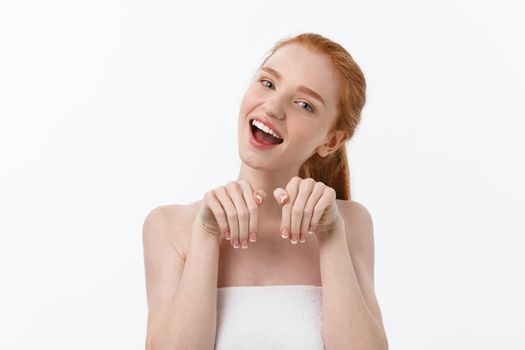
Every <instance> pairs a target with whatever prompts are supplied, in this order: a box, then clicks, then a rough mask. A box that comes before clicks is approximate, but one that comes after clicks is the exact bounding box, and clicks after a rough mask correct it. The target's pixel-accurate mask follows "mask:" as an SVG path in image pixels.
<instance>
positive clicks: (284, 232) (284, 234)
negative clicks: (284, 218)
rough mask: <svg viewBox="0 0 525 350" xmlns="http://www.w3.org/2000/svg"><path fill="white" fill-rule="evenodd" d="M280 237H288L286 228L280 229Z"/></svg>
mask: <svg viewBox="0 0 525 350" xmlns="http://www.w3.org/2000/svg"><path fill="white" fill-rule="evenodd" d="M281 237H282V238H288V230H287V229H286V228H283V229H282V230H281Z"/></svg>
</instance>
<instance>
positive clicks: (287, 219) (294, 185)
mask: <svg viewBox="0 0 525 350" xmlns="http://www.w3.org/2000/svg"><path fill="white" fill-rule="evenodd" d="M300 180H301V178H300V177H298V176H294V177H293V178H292V179H291V180H290V181H289V182H288V184H287V185H286V189H285V193H286V195H287V198H286V200H285V202H284V204H282V214H281V236H282V237H283V238H288V239H290V238H291V234H290V232H291V216H292V213H291V211H292V205H293V202H294V200H295V197H296V196H297V191H298V186H299V181H300ZM282 190H283V189H282V188H277V189H276V190H275V191H274V196H277V197H276V198H279V197H278V196H279V195H280V194H282ZM276 192H277V193H276Z"/></svg>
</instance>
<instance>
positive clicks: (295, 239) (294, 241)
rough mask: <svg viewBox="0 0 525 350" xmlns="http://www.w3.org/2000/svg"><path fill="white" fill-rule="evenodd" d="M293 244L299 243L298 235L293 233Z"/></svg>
mask: <svg viewBox="0 0 525 350" xmlns="http://www.w3.org/2000/svg"><path fill="white" fill-rule="evenodd" d="M291 242H292V243H293V244H297V235H295V234H293V233H292V241H291Z"/></svg>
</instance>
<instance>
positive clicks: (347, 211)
mask: <svg viewBox="0 0 525 350" xmlns="http://www.w3.org/2000/svg"><path fill="white" fill-rule="evenodd" d="M353 203H354V204H353V205H352V207H350V206H349V205H343V206H340V210H342V214H343V217H344V218H345V220H344V222H340V224H339V225H338V226H337V227H336V228H334V230H333V231H332V232H331V234H329V235H326V237H328V238H327V239H326V240H325V241H320V242H319V243H320V263H321V279H322V285H323V320H324V327H323V338H324V340H325V346H326V349H327V350H330V349H378V350H387V349H388V340H387V338H386V333H385V329H384V327H383V322H382V317H381V311H380V309H379V305H378V302H377V298H376V296H375V292H374V288H373V278H374V277H373V256H374V251H373V249H374V247H373V225H372V221H371V217H370V214H369V213H368V211H367V210H366V208H364V206H362V205H360V204H358V203H357V202H353Z"/></svg>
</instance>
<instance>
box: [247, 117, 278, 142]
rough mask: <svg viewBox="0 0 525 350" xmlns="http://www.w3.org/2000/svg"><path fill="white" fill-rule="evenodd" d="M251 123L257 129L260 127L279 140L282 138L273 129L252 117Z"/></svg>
mask: <svg viewBox="0 0 525 350" xmlns="http://www.w3.org/2000/svg"><path fill="white" fill-rule="evenodd" d="M252 124H253V125H255V126H256V127H258V128H259V129H261V130H262V131H264V132H265V133H267V134H270V135H272V136H273V137H275V138H276V139H279V140H281V139H282V137H281V136H279V135H278V134H277V133H276V132H275V131H273V130H272V129H270V128H269V127H267V126H266V125H264V124H263V123H261V122H260V121H258V120H256V119H254V120H252Z"/></svg>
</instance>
